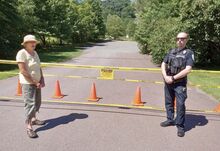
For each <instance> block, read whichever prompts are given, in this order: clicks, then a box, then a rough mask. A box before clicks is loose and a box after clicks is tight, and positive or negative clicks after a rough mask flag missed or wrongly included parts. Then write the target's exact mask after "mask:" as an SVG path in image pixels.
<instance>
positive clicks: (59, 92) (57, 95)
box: [53, 80, 64, 99]
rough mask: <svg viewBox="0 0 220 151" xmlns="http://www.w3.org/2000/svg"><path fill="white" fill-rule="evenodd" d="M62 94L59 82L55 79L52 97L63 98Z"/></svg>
mask: <svg viewBox="0 0 220 151" xmlns="http://www.w3.org/2000/svg"><path fill="white" fill-rule="evenodd" d="M63 97H64V95H63V94H62V93H61V89H60V82H59V80H57V81H56V85H55V93H54V96H53V98H55V99H61V98H63Z"/></svg>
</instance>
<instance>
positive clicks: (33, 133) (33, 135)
mask: <svg viewBox="0 0 220 151" xmlns="http://www.w3.org/2000/svg"><path fill="white" fill-rule="evenodd" d="M27 135H28V136H29V137H30V138H37V137H38V135H37V133H36V132H35V131H34V130H33V129H29V128H28V129H27Z"/></svg>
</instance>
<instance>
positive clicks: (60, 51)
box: [38, 46, 82, 63]
mask: <svg viewBox="0 0 220 151" xmlns="http://www.w3.org/2000/svg"><path fill="white" fill-rule="evenodd" d="M81 52H82V51H80V50H79V49H76V48H74V47H73V46H65V47H60V46H56V47H53V48H50V49H45V50H40V52H39V53H38V55H39V57H40V60H41V62H56V63H57V62H64V61H67V60H69V59H71V58H76V57H78V56H80V54H81Z"/></svg>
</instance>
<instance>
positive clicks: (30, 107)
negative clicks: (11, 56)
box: [16, 35, 45, 138]
mask: <svg viewBox="0 0 220 151" xmlns="http://www.w3.org/2000/svg"><path fill="white" fill-rule="evenodd" d="M37 43H38V41H37V40H36V38H35V36H33V35H26V36H25V37H24V40H23V43H22V44H21V45H23V47H24V49H21V50H20V51H19V52H18V53H17V56H16V61H17V63H18V67H19V80H20V83H21V85H22V95H23V98H24V102H25V116H26V121H25V123H26V125H27V134H28V136H29V137H30V138H36V137H38V135H37V133H36V132H35V131H34V130H33V127H32V125H44V124H45V122H44V121H40V120H38V119H37V118H36V112H39V109H40V106H41V88H42V87H44V86H45V83H44V77H43V73H42V70H41V67H40V59H39V57H38V54H37V52H36V51H35V48H36V45H37Z"/></svg>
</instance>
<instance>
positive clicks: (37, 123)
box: [32, 120, 46, 125]
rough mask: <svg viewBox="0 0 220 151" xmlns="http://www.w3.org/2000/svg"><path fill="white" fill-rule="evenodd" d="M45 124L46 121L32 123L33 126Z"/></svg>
mask: <svg viewBox="0 0 220 151" xmlns="http://www.w3.org/2000/svg"><path fill="white" fill-rule="evenodd" d="M45 124H46V122H45V121H40V120H35V121H32V125H45Z"/></svg>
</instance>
